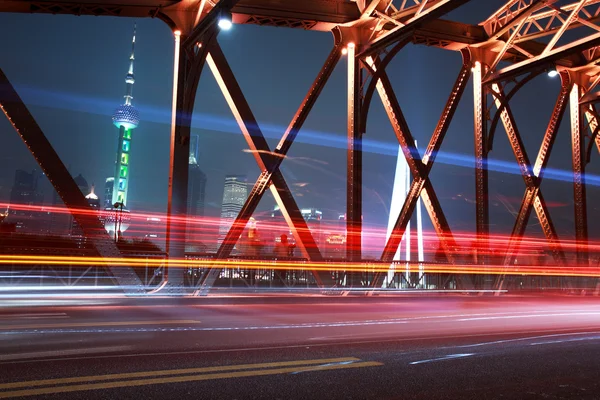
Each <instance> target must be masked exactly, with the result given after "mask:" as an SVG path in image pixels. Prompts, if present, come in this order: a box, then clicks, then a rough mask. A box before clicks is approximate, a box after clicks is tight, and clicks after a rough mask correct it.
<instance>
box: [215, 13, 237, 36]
mask: <svg viewBox="0 0 600 400" xmlns="http://www.w3.org/2000/svg"><path fill="white" fill-rule="evenodd" d="M217 24H218V25H219V28H221V29H223V30H224V31H228V30H230V29H231V27H232V26H233V20H232V16H231V11H229V10H221V12H220V13H219V22H218V23H217Z"/></svg>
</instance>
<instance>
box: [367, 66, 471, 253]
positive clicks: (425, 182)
mask: <svg viewBox="0 0 600 400" xmlns="http://www.w3.org/2000/svg"><path fill="white" fill-rule="evenodd" d="M366 63H367V65H368V66H369V67H370V68H371V70H372V71H373V72H375V71H376V69H377V63H376V62H375V61H374V60H373V59H372V58H370V57H367V59H366ZM470 68H471V65H470V63H468V62H465V63H464V65H463V67H462V69H461V71H460V73H459V76H458V78H457V80H456V83H455V84H454V87H453V88H452V92H451V94H450V97H449V99H448V102H447V103H446V106H445V107H444V110H443V112H442V116H441V117H440V120H439V121H438V125H437V127H436V129H435V130H434V132H433V135H432V136H431V139H430V141H429V145H428V146H427V150H425V153H424V155H423V158H421V157H420V155H419V151H418V150H417V148H416V146H415V141H414V138H413V136H412V134H411V132H410V130H409V128H408V124H407V122H406V120H405V118H404V115H403V114H402V110H401V108H400V105H399V104H398V100H397V99H396V96H395V94H394V91H393V89H392V86H391V83H390V81H389V78H388V77H387V74H386V73H385V72H384V71H379V73H378V74H377V75H378V76H379V80H378V82H377V91H378V93H379V97H380V98H381V101H382V102H383V105H384V108H385V110H386V113H387V115H388V118H389V119H390V122H391V124H392V127H393V129H394V133H395V134H396V137H397V139H398V142H399V143H400V145H401V147H402V151H403V152H404V156H405V158H406V162H407V163H408V166H409V168H410V170H411V172H412V174H413V176H414V179H413V181H412V183H411V186H410V189H409V192H408V196H407V198H406V200H405V201H404V204H403V205H402V209H401V211H400V215H399V216H398V219H397V221H396V224H395V225H394V228H393V230H392V233H391V235H390V238H389V239H388V241H387V243H386V246H385V249H384V250H383V254H382V255H381V260H382V261H386V262H391V261H392V260H393V258H394V255H395V253H396V251H397V250H398V246H399V244H400V241H401V240H402V236H403V235H404V232H405V230H406V226H407V224H408V222H409V220H410V218H411V216H412V213H413V211H414V208H415V206H416V204H417V200H418V198H419V196H420V197H421V198H422V199H423V203H424V205H425V207H426V209H427V212H428V213H429V216H430V218H431V221H432V223H433V226H434V228H435V230H436V233H437V234H438V237H439V240H440V243H441V244H442V246H443V248H444V250H445V252H446V255H447V257H448V259H449V260H450V261H451V262H453V261H454V256H453V255H452V253H453V252H454V251H455V250H456V243H455V241H454V238H453V236H452V232H451V231H450V227H449V225H448V222H447V220H446V217H445V216H444V213H443V211H442V208H441V206H440V203H439V201H438V198H437V196H436V194H435V191H434V189H433V186H432V184H431V181H430V180H429V173H430V171H431V168H432V166H433V163H434V161H435V157H436V155H437V152H438V151H439V149H440V147H441V145H442V141H443V139H444V136H445V134H446V132H447V130H448V126H449V125H450V121H451V120H452V116H453V115H454V112H455V111H456V107H457V105H458V102H459V100H460V97H461V96H462V93H463V91H464V89H465V87H466V84H467V82H468V78H469V74H470ZM373 75H375V74H373Z"/></svg>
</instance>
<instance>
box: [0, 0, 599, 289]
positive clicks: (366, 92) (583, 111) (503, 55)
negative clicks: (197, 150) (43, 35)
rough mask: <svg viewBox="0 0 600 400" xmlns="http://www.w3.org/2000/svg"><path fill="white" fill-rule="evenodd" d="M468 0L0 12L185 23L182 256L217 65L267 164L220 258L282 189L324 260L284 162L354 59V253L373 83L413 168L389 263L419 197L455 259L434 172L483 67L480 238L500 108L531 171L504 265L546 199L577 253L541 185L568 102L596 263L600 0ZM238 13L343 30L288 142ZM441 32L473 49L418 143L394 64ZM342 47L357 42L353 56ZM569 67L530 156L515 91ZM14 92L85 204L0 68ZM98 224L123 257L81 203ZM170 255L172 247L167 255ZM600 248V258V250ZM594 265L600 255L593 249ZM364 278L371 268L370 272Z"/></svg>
mask: <svg viewBox="0 0 600 400" xmlns="http://www.w3.org/2000/svg"><path fill="white" fill-rule="evenodd" d="M468 2H469V0H302V1H284V0H239V1H238V0H220V1H219V0H161V1H158V0H97V1H93V0H73V1H71V0H64V1H49V0H37V1H30V0H2V1H0V11H1V12H19V13H50V14H74V15H96V16H105V15H107V16H120V17H136V18H141V17H147V18H159V19H161V20H162V21H164V22H165V23H166V24H168V25H169V26H170V27H171V28H172V30H173V37H174V42H175V60H174V93H173V123H172V129H171V148H170V160H171V162H170V171H169V172H170V177H169V197H168V198H169V200H168V215H169V217H168V226H167V237H168V241H167V243H168V244H167V254H168V257H169V258H170V259H172V260H182V259H185V257H184V246H183V245H182V243H184V241H185V231H184V230H183V232H181V231H178V230H176V229H174V222H173V221H174V220H175V219H177V218H185V215H186V204H187V201H186V200H187V182H188V154H189V137H190V126H191V118H192V111H193V107H194V101H195V98H196V90H197V87H198V81H199V78H200V75H201V73H202V71H203V70H204V67H206V66H207V67H208V69H209V70H210V72H211V73H212V74H213V75H214V76H215V78H216V80H217V82H218V85H219V87H220V89H221V91H222V93H223V95H224V97H225V99H226V100H227V103H228V105H229V107H230V108H231V111H232V112H233V115H234V116H235V118H236V120H237V123H238V125H239V128H240V130H241V131H242V133H243V135H244V137H245V139H246V142H247V144H248V146H249V148H250V149H251V150H254V151H253V152H252V154H254V157H255V160H256V163H257V164H258V166H259V167H260V170H261V174H260V176H259V177H258V178H257V180H256V183H255V184H254V186H253V188H252V190H251V192H250V194H249V197H248V199H247V201H246V203H245V205H244V206H243V208H242V210H241V212H240V213H239V215H238V216H237V219H236V220H235V222H234V223H233V225H232V227H231V229H230V230H229V232H228V234H227V236H226V238H225V240H224V241H223V244H222V245H221V246H220V248H219V249H218V251H217V253H216V255H214V256H213V257H212V258H213V261H214V260H216V261H219V260H223V261H225V260H230V259H231V258H230V253H231V252H232V249H233V247H234V245H235V243H236V241H237V240H238V238H239V237H240V235H241V233H242V231H243V229H244V227H245V226H246V225H247V222H248V221H249V218H250V217H251V216H252V214H253V212H254V210H255V209H256V207H257V205H258V203H259V201H260V199H261V198H262V196H263V195H264V193H265V192H266V191H267V190H269V191H270V192H271V193H272V195H273V196H274V198H275V200H276V202H277V204H278V205H279V208H280V209H281V210H282V213H283V215H284V217H285V219H286V222H287V224H288V225H289V228H290V230H291V231H292V233H293V236H294V238H295V240H296V243H297V244H298V247H299V250H300V252H301V253H302V256H303V258H304V259H305V260H307V262H309V263H319V262H321V261H322V256H321V254H320V252H319V249H318V246H317V245H316V243H315V240H314V238H313V236H312V235H311V233H310V230H309V229H308V227H307V224H306V222H305V221H304V219H303V217H302V215H301V213H300V210H299V208H298V205H297V203H296V201H295V200H294V198H293V196H292V194H291V192H290V189H289V187H288V186H287V184H286V182H285V180H284V178H283V176H282V174H281V172H280V166H281V163H282V162H283V160H284V158H285V155H286V154H287V152H288V151H289V149H290V147H291V146H292V144H293V142H294V140H295V138H296V136H297V135H298V134H301V128H302V126H303V124H304V122H305V120H306V118H307V116H308V115H309V113H310V111H311V109H312V107H313V106H314V104H315V102H316V100H317V98H318V97H319V95H320V93H321V91H322V89H323V87H324V86H325V85H326V83H327V80H328V78H329V77H330V75H331V73H332V71H333V69H334V68H335V66H336V65H337V64H338V63H340V62H344V63H346V64H347V71H348V81H347V84H348V85H347V89H348V90H347V92H346V93H341V94H340V96H344V97H346V99H347V106H348V107H347V110H348V113H347V117H348V124H347V137H348V148H347V204H346V211H347V250H346V262H348V263H358V264H360V263H361V262H362V257H361V241H362V235H361V232H362V226H361V216H362V199H361V195H362V138H363V135H364V133H365V131H366V124H367V117H368V111H369V109H370V106H371V102H372V100H373V99H374V97H379V98H380V100H381V101H382V103H383V105H384V108H385V112H386V113H387V116H388V118H389V121H390V123H391V126H392V128H393V130H394V133H395V135H396V137H397V139H398V142H399V144H400V145H401V148H402V151H403V153H404V156H405V158H406V161H407V163H408V165H409V168H410V170H411V172H412V175H413V177H414V179H413V181H412V183H411V186H410V190H409V194H408V196H407V198H406V199H405V201H404V204H403V206H402V209H401V212H400V215H399V216H398V219H397V221H396V224H395V226H394V229H393V232H392V234H391V236H390V238H389V240H388V241H387V243H386V245H385V248H384V250H383V253H382V254H381V257H380V260H378V262H379V263H380V264H386V263H387V264H388V265H389V264H390V262H392V260H393V257H394V254H395V253H396V251H397V249H398V246H399V243H400V241H401V239H402V236H403V234H404V232H405V230H406V227H407V224H408V222H409V220H410V218H411V216H412V213H413V211H414V209H415V205H416V203H417V199H418V198H419V197H420V198H421V199H422V200H423V203H424V206H425V208H426V210H427V212H428V214H429V217H430V219H431V221H432V223H433V226H434V228H435V231H436V232H437V235H438V237H439V241H440V243H441V246H442V248H443V251H444V254H445V256H446V258H447V264H448V265H457V264H459V261H458V260H457V256H456V254H457V251H458V245H457V243H456V241H455V239H454V237H453V235H452V230H451V227H450V226H449V224H448V222H447V220H446V217H445V215H444V212H443V209H442V205H441V204H440V201H439V200H438V197H437V196H436V192H435V189H434V187H433V185H432V183H431V181H430V180H429V174H430V171H431V169H432V167H433V165H434V162H435V158H436V155H437V153H438V151H439V150H440V149H441V147H442V144H443V140H444V137H445V135H446V132H447V130H448V126H449V125H450V123H451V121H452V119H453V116H454V113H455V111H456V109H457V106H458V104H459V102H460V101H461V97H462V95H463V93H464V91H465V89H466V88H467V84H468V82H469V81H472V87H473V91H474V103H473V121H474V123H473V134H474V139H475V149H474V156H475V159H476V171H475V176H476V179H475V182H474V183H475V189H476V190H475V193H476V207H475V208H476V214H475V219H476V234H477V240H478V243H477V248H478V249H486V248H488V247H489V246H488V242H489V234H490V232H489V229H490V227H489V198H488V164H487V158H488V153H489V152H490V151H491V149H492V145H493V141H494V134H495V132H496V130H497V128H498V125H499V124H501V125H502V127H503V128H504V131H505V132H506V134H507V136H508V139H509V142H510V145H511V147H512V150H513V152H514V156H515V159H516V162H517V164H518V166H519V168H520V171H521V174H522V177H523V181H524V184H525V186H524V195H523V199H522V202H521V206H520V209H519V211H518V215H517V217H516V221H515V222H514V228H513V231H512V235H511V237H510V240H509V244H508V250H507V252H506V254H505V256H504V257H503V260H502V263H501V265H504V266H506V268H505V271H506V273H507V274H510V273H511V266H512V265H513V264H514V261H515V260H514V257H515V256H514V255H515V254H516V253H517V251H518V248H519V246H520V243H521V240H522V238H523V235H524V233H525V229H526V227H527V224H528V221H529V219H530V216H531V213H532V211H534V212H535V213H536V215H537V217H538V219H539V221H540V223H541V226H542V228H543V231H544V234H545V237H546V239H547V243H548V247H549V249H551V252H552V256H553V258H554V260H555V264H556V265H558V266H560V265H563V266H564V265H566V264H567V263H568V262H571V261H572V257H570V256H566V255H565V251H564V249H563V247H564V246H563V245H562V243H561V241H560V240H559V236H558V233H557V231H556V229H555V227H554V225H553V223H552V218H551V216H550V214H549V212H548V207H547V206H546V203H545V201H544V197H543V194H542V192H541V190H540V185H541V182H542V180H543V178H544V170H545V167H546V165H547V163H548V159H549V156H550V153H551V151H552V148H553V144H554V141H555V138H556V135H557V131H558V128H559V125H560V123H561V120H562V119H563V117H564V114H565V112H566V110H567V108H569V116H567V118H570V122H571V124H570V125H571V142H572V147H571V153H572V167H573V200H574V216H575V227H574V228H575V232H576V243H577V248H576V252H575V259H576V262H577V263H578V265H590V268H592V267H591V262H590V260H589V252H588V247H587V243H588V231H587V223H588V221H587V212H586V207H587V206H586V184H585V167H586V164H587V163H588V162H589V160H590V154H591V152H592V151H593V148H594V147H596V148H598V149H599V150H600V137H599V136H598V131H599V130H600V117H599V114H598V111H597V109H596V103H597V101H598V99H599V95H600V92H599V91H596V87H597V85H598V83H599V82H600V67H599V66H598V65H597V64H598V62H600V25H598V23H599V21H600V0H578V1H575V2H572V0H571V2H568V1H560V0H508V1H507V2H506V3H505V4H504V5H503V6H502V7H501V8H499V9H497V10H493V9H492V10H490V16H489V18H487V19H486V20H485V21H482V22H481V23H479V24H478V25H470V24H465V23H461V22H456V21H452V20H449V19H448V18H447V14H448V13H450V12H452V11H454V10H455V9H457V8H458V7H461V6H463V5H465V4H466V3H468ZM229 13H230V15H231V16H232V20H233V22H234V23H235V24H255V25H266V26H278V27H288V28H299V29H304V30H317V31H330V32H331V33H332V34H333V39H334V40H333V47H332V49H331V52H330V53H329V55H328V56H327V58H326V59H325V60H324V62H323V66H322V68H321V70H320V71H319V73H318V74H317V76H316V77H315V80H314V82H313V84H312V85H311V87H309V88H308V91H307V95H306V97H305V98H304V100H303V101H302V102H301V104H300V106H299V107H298V110H297V112H296V114H295V115H294V117H293V118H292V120H291V121H290V123H289V125H288V127H287V129H286V130H285V133H284V134H283V136H282V137H281V140H280V141H279V144H278V145H277V147H275V148H274V149H271V148H270V147H269V146H268V144H267V141H266V140H265V137H264V136H263V133H262V132H261V130H260V128H259V126H258V124H257V123H256V119H255V117H254V115H253V113H252V110H251V108H250V105H249V104H248V102H247V101H246V98H245V96H244V94H243V93H242V91H241V89H240V86H239V85H238V83H237V81H236V77H235V75H234V73H233V72H232V70H231V69H230V67H229V64H228V62H227V59H226V58H225V56H224V54H223V52H222V51H221V48H220V46H219V42H218V40H217V38H218V34H219V28H218V26H217V21H218V19H219V17H220V16H222V15H225V14H229ZM409 43H413V44H420V45H426V46H435V47H438V48H441V49H446V50H448V51H456V52H460V53H461V55H462V65H459V66H457V78H456V81H455V83H454V85H453V87H452V89H451V91H450V93H449V94H448V100H447V102H446V104H445V106H444V108H443V110H442V112H441V115H440V118H439V120H438V123H437V126H436V128H435V129H434V131H433V132H432V135H431V138H430V140H429V144H428V146H427V148H426V149H425V151H424V152H423V153H420V152H419V151H418V150H417V148H416V146H415V141H414V139H413V135H412V134H411V131H410V129H409V127H408V124H407V122H406V120H405V118H404V115H403V112H402V109H401V107H400V105H399V103H398V101H397V98H396V95H395V93H394V91H393V90H392V85H391V82H390V79H389V77H388V75H387V73H386V67H387V66H388V65H389V63H390V62H391V61H392V60H393V59H394V57H395V56H396V55H397V54H398V53H399V52H401V51H402V50H403V48H404V47H405V46H406V45H407V44H409ZM342 54H345V57H343V55H342ZM551 69H552V70H556V71H557V72H558V74H559V76H560V80H561V88H560V91H559V94H558V96H557V99H556V102H555V105H554V108H553V109H552V112H551V117H550V119H549V120H548V121H547V128H546V130H545V133H544V137H543V140H542V142H541V143H540V146H539V151H538V154H537V155H536V156H535V158H532V157H531V156H530V155H528V154H527V152H526V151H525V147H524V145H523V141H522V137H521V134H520V133H519V129H518V127H517V124H516V121H515V118H514V116H513V112H512V111H511V99H512V98H513V97H514V95H515V94H516V93H517V92H519V90H520V89H522V88H523V87H524V86H525V85H527V83H528V82H529V81H531V80H532V79H533V78H534V77H536V76H538V75H539V74H542V73H545V72H547V71H548V70H551ZM0 108H2V111H3V112H4V113H5V114H6V116H7V117H8V119H9V120H10V122H11V123H12V125H13V126H14V128H15V130H16V131H17V133H18V134H19V135H20V136H21V138H22V139H23V141H24V142H25V143H26V145H27V146H28V148H29V150H30V151H31V153H32V154H33V155H34V157H35V159H36V160H37V161H38V163H39V165H40V167H41V168H42V170H43V171H44V173H45V174H46V176H47V177H48V178H49V180H50V182H51V183H52V184H53V186H54V188H55V189H56V191H57V192H58V194H59V195H60V197H61V198H62V200H63V201H64V203H65V205H66V206H67V207H69V208H71V209H85V208H86V207H88V205H87V202H86V200H85V199H84V197H83V195H82V194H81V192H80V191H79V189H78V188H77V185H76V184H75V182H74V181H73V179H72V177H71V175H70V174H69V173H68V171H67V169H66V168H65V166H64V164H63V163H62V161H61V160H60V158H59V157H58V155H57V154H56V152H55V151H54V150H53V148H52V146H51V144H50V143H49V142H48V140H47V139H46V137H45V135H44V133H43V132H42V130H41V129H40V127H39V125H38V124H37V123H36V121H35V119H34V118H33V116H32V115H31V114H30V112H29V111H28V109H27V107H26V106H25V104H24V103H23V101H22V100H21V98H20V97H19V94H18V93H17V92H16V91H15V89H14V87H13V86H12V85H11V83H10V81H9V79H8V78H7V77H6V76H5V74H4V73H3V72H2V71H1V70H0ZM74 217H75V219H76V221H77V223H78V224H79V225H80V226H81V227H82V229H83V231H84V233H85V235H86V236H87V237H88V238H90V239H91V240H93V242H94V247H95V253H96V254H97V256H99V257H100V258H103V259H107V260H112V259H115V258H119V257H121V254H120V252H119V250H118V249H117V247H116V245H115V244H114V243H113V242H112V241H111V239H110V238H109V237H108V236H107V235H105V234H104V233H103V232H104V229H103V226H102V224H101V222H100V220H99V219H98V218H97V217H95V216H94V215H92V214H81V213H80V214H74ZM475 260H476V261H475V265H479V266H482V268H483V267H484V266H485V265H486V264H487V263H488V262H489V259H488V255H487V254H486V253H485V252H479V253H476V254H475ZM117 264H118V263H116V264H114V265H111V266H110V267H109V271H110V273H111V275H112V277H113V279H114V280H115V281H116V282H117V284H118V285H119V286H121V287H123V288H126V289H125V290H126V292H127V293H129V294H134V293H146V292H147V291H148V288H147V287H148V285H147V284H146V283H144V282H143V279H141V278H140V274H136V273H135V271H134V269H133V268H131V267H129V266H126V265H117ZM167 264H168V263H167ZM594 264H595V263H594ZM594 266H595V265H594ZM185 271H186V270H185V269H183V268H165V269H164V273H161V285H160V287H161V288H162V290H163V291H165V292H168V293H176V292H178V291H179V290H181V289H180V288H181V287H182V285H183V283H184V280H185V279H187V278H184V275H185V273H186V272H185ZM219 276H223V275H222V266H220V265H219V263H218V262H216V263H211V264H210V266H208V267H206V268H203V271H202V273H201V274H200V276H199V278H198V279H197V280H196V281H195V282H194V284H193V286H194V287H195V290H194V291H193V292H194V293H199V294H205V293H206V292H207V291H208V290H209V289H210V288H211V287H212V286H213V284H214V283H215V281H216V280H217V279H218V278H219ZM457 276H459V278H457V279H456V282H457V284H458V285H459V286H462V287H464V288H469V287H477V286H480V285H483V286H486V287H492V286H493V287H496V288H498V287H502V285H503V284H505V279H504V278H503V277H504V275H498V276H497V277H494V279H493V280H492V279H485V275H483V276H484V279H483V280H481V279H480V280H478V279H479V278H480V276H470V275H463V274H461V275H457ZM385 277H386V274H385V273H383V272H381V271H379V272H377V271H375V272H373V273H372V274H371V275H370V277H369V279H367V280H366V282H367V285H368V286H371V287H381V285H382V283H383V281H384V279H385ZM310 279H311V280H312V281H313V282H314V284H315V285H316V286H317V287H321V288H328V287H332V286H335V285H339V280H337V279H336V278H335V276H333V275H332V274H331V273H329V272H327V271H325V270H323V269H315V270H314V271H312V275H311V278H310ZM364 282H365V281H363V283H364Z"/></svg>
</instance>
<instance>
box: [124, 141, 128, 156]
mask: <svg viewBox="0 0 600 400" xmlns="http://www.w3.org/2000/svg"><path fill="white" fill-rule="evenodd" d="M123 151H124V152H126V153H129V140H123Z"/></svg>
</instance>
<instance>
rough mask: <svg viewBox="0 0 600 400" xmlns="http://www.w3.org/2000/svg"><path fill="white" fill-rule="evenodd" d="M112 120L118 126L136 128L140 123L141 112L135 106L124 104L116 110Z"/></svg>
mask: <svg viewBox="0 0 600 400" xmlns="http://www.w3.org/2000/svg"><path fill="white" fill-rule="evenodd" d="M112 120H113V124H115V126H116V127H117V128H121V126H123V127H124V128H125V129H134V128H137V126H138V125H139V124H140V114H139V112H138V110H136V109H135V107H134V106H131V105H128V104H122V105H120V106H119V107H117V109H116V110H115V113H114V114H113V117H112Z"/></svg>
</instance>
